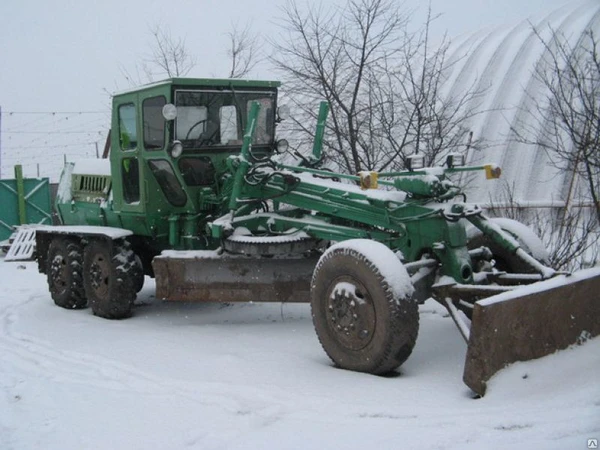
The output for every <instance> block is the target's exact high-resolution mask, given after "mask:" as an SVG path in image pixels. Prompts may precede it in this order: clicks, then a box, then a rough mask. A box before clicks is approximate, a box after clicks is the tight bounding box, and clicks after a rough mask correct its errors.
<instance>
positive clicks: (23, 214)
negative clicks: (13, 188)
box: [15, 164, 27, 225]
mask: <svg viewBox="0 0 600 450" xmlns="http://www.w3.org/2000/svg"><path fill="white" fill-rule="evenodd" d="M15 180H17V205H18V208H19V224H20V225H22V224H24V223H27V211H25V184H24V183H23V167H22V166H21V165H20V164H17V165H16V166H15Z"/></svg>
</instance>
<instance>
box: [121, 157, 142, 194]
mask: <svg viewBox="0 0 600 450" xmlns="http://www.w3.org/2000/svg"><path fill="white" fill-rule="evenodd" d="M121 179H122V180H123V200H124V201H125V203H129V204H131V203H137V202H139V201H140V168H139V164H138V160H137V158H123V160H122V161H121Z"/></svg>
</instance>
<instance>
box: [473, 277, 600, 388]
mask: <svg viewBox="0 0 600 450" xmlns="http://www.w3.org/2000/svg"><path fill="white" fill-rule="evenodd" d="M599 292H600V268H598V267H596V268H593V269H587V270H582V271H580V272H576V273H574V274H573V275H570V276H564V275H560V276H557V277H555V278H552V279H549V280H546V281H541V282H539V283H535V284H532V285H529V286H525V287H522V288H519V289H516V290H514V291H511V292H505V293H502V294H498V295H494V296H492V297H489V298H487V299H485V300H480V301H478V302H476V303H475V307H474V310H473V320H472V322H471V330H470V333H469V345H468V348H467V356H466V362H465V369H464V374H463V380H464V382H465V383H466V384H467V386H469V387H470V388H471V389H472V390H473V391H475V392H476V393H477V394H479V395H484V394H485V391H486V386H487V382H488V380H489V379H490V378H491V377H492V376H493V375H494V374H495V373H496V372H498V371H499V370H500V369H502V368H504V367H506V366H507V365H509V364H511V363H514V362H517V361H528V360H531V359H536V358H541V357H542V356H546V355H549V354H551V353H554V352H555V351H557V350H561V349H565V348H567V347H568V346H570V345H573V344H575V343H580V342H582V341H584V340H586V339H589V338H592V337H594V336H598V335H599V334H600V295H598V293H599Z"/></svg>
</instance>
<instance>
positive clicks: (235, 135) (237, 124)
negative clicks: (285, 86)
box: [175, 90, 276, 148]
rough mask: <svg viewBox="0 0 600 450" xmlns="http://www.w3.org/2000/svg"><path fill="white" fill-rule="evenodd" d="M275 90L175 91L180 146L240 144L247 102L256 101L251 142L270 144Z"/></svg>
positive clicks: (247, 108)
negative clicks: (257, 104)
mask: <svg viewBox="0 0 600 450" xmlns="http://www.w3.org/2000/svg"><path fill="white" fill-rule="evenodd" d="M275 98H276V93H275V91H233V90H219V91H205V90H203V91H192V90H178V91H176V92H175V105H176V106H177V119H176V120H175V139H178V140H179V141H181V143H182V144H183V146H184V148H201V147H227V146H241V145H242V140H243V135H244V130H245V128H246V122H247V118H248V113H249V111H250V106H251V104H252V102H253V101H256V102H258V103H259V104H260V112H259V115H258V120H257V124H256V131H255V133H254V139H253V141H252V143H253V145H271V144H272V143H273V139H274V138H273V133H274V126H273V125H274V112H275Z"/></svg>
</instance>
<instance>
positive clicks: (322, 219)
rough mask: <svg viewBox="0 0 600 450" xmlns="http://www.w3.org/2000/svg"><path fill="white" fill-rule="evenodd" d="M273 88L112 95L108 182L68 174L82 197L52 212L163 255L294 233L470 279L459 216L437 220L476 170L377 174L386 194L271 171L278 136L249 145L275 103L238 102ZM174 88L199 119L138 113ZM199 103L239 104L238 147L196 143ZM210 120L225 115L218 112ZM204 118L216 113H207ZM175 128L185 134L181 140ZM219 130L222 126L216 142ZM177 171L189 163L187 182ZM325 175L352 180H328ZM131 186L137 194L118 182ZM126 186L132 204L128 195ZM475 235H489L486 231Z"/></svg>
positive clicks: (305, 172)
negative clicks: (354, 244)
mask: <svg viewBox="0 0 600 450" xmlns="http://www.w3.org/2000/svg"><path fill="white" fill-rule="evenodd" d="M277 87H279V83H278V82H272V81H242V80H219V79H216V80H209V79H183V78H173V79H169V80H165V81H162V82H158V83H154V84H150V85H146V86H142V87H140V88H138V89H135V90H130V91H126V92H122V93H120V94H118V95H116V96H115V97H114V98H113V112H112V123H111V128H112V133H111V148H112V150H111V154H110V161H111V176H110V177H99V176H92V175H89V176H88V175H83V176H82V175H73V176H72V177H73V178H72V182H73V183H74V184H73V186H76V187H77V186H84V187H86V189H84V190H82V189H79V191H78V190H77V189H73V199H72V200H71V199H69V202H64V203H63V204H60V205H58V207H59V210H60V211H61V216H62V217H63V220H64V221H65V223H88V224H97V223H101V224H103V225H108V226H117V227H122V228H126V229H129V230H131V231H132V232H133V233H134V235H135V236H136V237H137V239H141V242H145V245H148V246H150V247H151V249H152V251H154V252H156V253H158V252H159V251H160V250H163V249H205V248H216V247H218V246H219V245H220V242H221V240H222V239H223V238H226V237H227V236H228V235H229V233H231V232H232V231H233V230H234V229H235V228H236V227H244V228H246V229H247V230H248V231H250V232H251V233H256V234H264V233H265V230H269V232H270V233H285V232H287V231H289V230H291V229H300V230H303V231H305V232H306V233H307V234H308V235H310V236H312V237H314V238H317V239H325V240H335V241H341V240H345V239H352V238H365V239H373V240H376V241H379V242H383V243H385V244H386V245H387V246H388V247H390V248H391V249H393V250H399V251H401V252H402V254H403V256H404V258H405V260H406V261H415V260H417V259H419V258H421V257H422V255H424V254H429V255H433V256H435V257H436V258H437V259H438V260H439V261H440V262H441V270H442V272H443V274H445V275H449V276H451V277H453V278H454V279H455V280H457V281H458V282H460V283H472V281H473V280H472V268H471V260H470V257H469V254H468V252H467V250H466V233H465V229H464V221H458V220H456V217H461V214H463V211H464V210H465V209H464V208H463V209H461V208H459V207H453V208H452V211H453V216H452V217H449V216H446V215H445V214H446V213H445V211H446V210H448V211H449V210H450V207H449V206H447V205H448V203H447V201H448V200H450V199H453V198H454V197H456V196H457V195H459V194H460V193H461V191H460V188H459V187H457V186H455V185H453V184H452V183H451V182H450V180H449V179H448V178H447V176H448V175H449V174H451V173H456V172H462V171H465V170H482V169H483V167H478V168H463V167H460V168H445V169H442V168H437V169H435V170H431V169H423V170H418V171H413V172H409V171H405V172H390V173H381V174H378V176H379V181H378V182H379V185H381V186H382V187H383V188H384V189H389V190H391V191H396V194H393V193H386V192H382V191H377V192H375V191H373V190H361V189H360V188H359V184H360V177H359V176H358V175H349V174H338V173H332V172H330V171H328V170H323V169H319V168H315V167H298V166H292V165H282V164H279V163H276V162H274V161H273V160H272V159H271V158H270V155H271V153H272V152H273V151H274V147H275V139H274V134H272V135H270V137H269V139H268V140H267V141H268V142H270V143H269V144H266V143H263V144H261V145H255V143H256V142H258V141H256V136H255V135H256V134H257V133H258V132H257V129H258V126H257V122H258V121H259V119H260V120H263V125H262V127H263V128H262V129H261V132H262V133H263V134H264V133H267V134H268V133H273V130H274V129H275V126H276V119H275V114H274V113H273V109H274V108H275V106H276V104H275V103H274V102H273V103H269V105H270V106H269V108H266V109H263V107H264V104H262V103H260V101H261V99H260V98H258V99H255V100H248V101H247V103H243V104H239V103H238V102H239V101H240V100H239V99H240V98H242V97H240V95H239V93H243V92H258V93H260V95H262V93H265V96H266V97H269V96H271V98H275V99H276V90H277ZM181 92H184V93H188V92H191V93H193V95H196V97H194V96H193V95H192V96H189V95H188V94H185V95H183V96H182V97H181V98H182V99H185V98H187V99H188V100H189V101H190V102H192V103H189V104H188V103H183V104H182V105H176V106H177V107H178V108H179V107H180V106H181V107H182V108H188V110H185V113H186V114H190V111H192V112H194V113H195V114H196V116H195V118H194V119H193V120H191V121H190V119H188V121H190V123H187V122H185V120H184V119H176V120H175V121H173V122H166V121H163V120H162V118H160V120H156V117H154V118H152V117H149V118H146V117H145V114H147V112H146V110H145V109H144V105H145V104H147V103H148V102H150V103H152V102H154V103H156V102H157V99H160V101H159V102H158V103H161V102H162V103H161V104H164V103H175V100H176V99H179V98H180V97H178V96H179V95H180V94H179V93H181ZM219 93H222V94H219ZM186 95H188V96H187V97H186ZM203 95H204V96H218V95H223V96H225V95H229V96H230V98H234V99H235V100H234V103H233V104H230V105H231V107H235V110H236V111H237V115H236V116H235V118H234V119H233V120H235V122H236V126H237V127H239V129H241V130H243V134H242V138H241V140H240V141H239V142H238V141H236V140H233V141H232V142H236V143H234V144H229V143H228V144H226V145H223V144H216V143H214V144H213V143H212V142H211V143H204V144H203V143H202V142H204V141H200V136H201V135H202V133H205V132H207V131H206V130H208V126H209V123H210V116H209V113H210V111H208V109H206V108H209V107H210V105H209V106H207V107H206V108H205V110H206V111H208V112H204V113H202V108H204V106H202V104H201V103H194V102H196V101H197V102H201V101H203V100H201V99H202V98H203V97H202V96H203ZM260 95H259V97H260ZM222 98H225V97H222ZM247 98H249V99H250V98H251V97H247ZM194 99H196V100H194ZM198 99H200V100H198ZM182 101H183V100H182ZM223 101H225V100H223ZM228 101H231V100H228ZM270 101H271V100H269V102H270ZM223 104H225V103H223ZM228 105H229V104H228ZM194 108H196V109H194ZM182 111H184V109H182ZM125 112H126V113H127V115H125ZM218 112H219V114H218V117H219V118H220V117H222V114H221V113H222V111H220V110H219V111H218ZM202 114H204V116H202ZM210 114H213V116H212V117H216V115H215V112H214V111H213V112H212V113H210ZM327 114H328V104H327V103H326V102H323V103H321V105H320V107H319V114H318V119H317V127H316V132H315V141H314V145H313V155H312V157H311V159H312V162H314V163H315V164H314V165H316V166H318V165H319V163H320V162H321V161H322V146H323V134H324V130H325V125H326V118H327ZM179 120H181V122H179ZM127 121H129V122H127ZM150 123H152V124H153V125H152V126H153V127H154V129H155V130H159V131H160V130H162V131H160V132H162V136H160V135H158V138H157V137H156V136H155V140H154V141H153V142H159V144H158V145H156V144H153V145H149V144H148V143H147V142H146V139H145V134H144V133H146V132H147V130H148V129H149V128H148V127H149V124H150ZM222 125H223V124H222V123H221V124H219V126H222ZM177 127H187V128H182V129H183V130H188V129H189V131H187V134H185V131H183V132H180V131H177V130H178V128H177ZM194 127H198V138H197V139H198V141H199V143H198V144H195V141H194V140H193V139H196V138H191V139H188V138H189V136H190V133H191V131H192V130H193V129H194ZM200 128H201V129H202V130H200ZM181 133H184V134H185V139H184V140H186V141H189V142H191V143H192V144H193V145H192V146H191V147H189V146H188V147H184V150H183V154H182V155H181V156H178V157H172V156H171V154H170V148H171V146H172V143H173V141H174V139H175V138H176V137H177V136H179V135H181ZM216 133H221V134H222V133H223V130H221V131H218V130H217V131H215V132H214V133H213V134H212V136H215V135H216ZM228 139H229V138H228ZM218 141H219V142H220V139H219V140H218ZM227 142H229V140H228V141H227ZM184 163H185V164H192V166H193V170H192V172H191V173H192V175H193V177H192V178H190V174H189V173H188V172H187V171H186V170H187V168H185V167H184V165H185V164H184ZM77 177H79V178H77ZM332 177H336V178H339V179H344V180H346V181H347V182H350V183H351V184H345V183H339V182H334V181H332V180H331V178H332ZM197 178H198V179H199V180H200V181H198V179H197ZM322 178H329V180H323V179H322ZM131 180H133V186H134V188H132V187H131V185H127V184H126V183H130V184H131ZM86 183H87V184H86ZM132 189H133V191H132V192H134V194H135V196H134V197H135V198H133V200H132V199H131V198H128V197H127V196H128V195H129V194H128V192H129V193H131V192H130V191H131V190H132ZM128 190H129V191H128ZM398 191H402V192H404V193H405V195H403V194H402V193H400V192H398ZM110 193H112V195H110ZM126 199H128V200H126ZM269 204H272V205H273V206H272V207H274V209H273V210H272V211H271V212H270V213H269V214H262V213H260V209H261V208H264V207H265V206H268V205H269ZM280 206H281V208H280ZM284 207H285V208H284ZM481 220H482V221H485V219H481ZM480 227H482V228H484V229H485V230H484V232H486V233H487V232H488V231H489V230H487V228H486V227H485V225H481V224H480ZM486 230H487V231H486Z"/></svg>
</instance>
